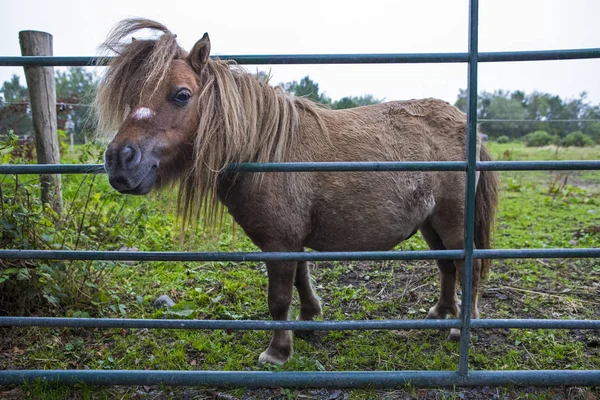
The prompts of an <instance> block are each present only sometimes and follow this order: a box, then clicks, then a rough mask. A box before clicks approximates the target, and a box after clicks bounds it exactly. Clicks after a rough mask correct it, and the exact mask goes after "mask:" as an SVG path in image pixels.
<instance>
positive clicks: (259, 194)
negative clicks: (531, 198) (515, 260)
mask: <svg viewBox="0 0 600 400" xmlns="http://www.w3.org/2000/svg"><path fill="white" fill-rule="evenodd" d="M140 30H145V31H147V30H150V31H152V32H154V36H152V37H150V38H145V39H135V38H134V39H132V38H131V36H132V35H133V34H134V33H136V32H138V31H140ZM210 48H211V44H210V39H209V36H208V34H206V33H205V34H204V35H203V36H202V38H201V39H200V40H198V41H197V42H196V43H195V45H194V46H193V47H192V49H191V51H189V52H187V51H185V50H184V49H182V48H181V47H180V46H179V45H178V43H177V40H176V36H175V35H174V34H173V33H172V32H171V31H169V30H168V29H167V28H166V27H165V26H164V25H162V24H160V23H158V22H155V21H151V20H147V19H127V20H123V21H121V22H120V23H118V24H117V25H116V26H115V27H114V28H113V30H112V31H111V32H110V33H109V35H108V37H107V39H106V41H105V42H104V44H103V45H102V46H101V49H104V50H105V51H108V52H111V53H113V54H114V55H115V57H114V59H113V61H112V62H111V63H110V65H109V66H108V68H107V71H106V73H105V75H104V77H103V78H102V80H101V83H100V85H99V89H98V92H97V97H96V105H97V110H98V115H99V126H100V129H102V130H104V131H107V132H110V131H112V132H115V131H116V135H115V136H114V138H113V139H112V141H111V142H110V143H109V145H108V146H107V149H106V152H105V169H106V172H107V173H108V178H109V182H110V185H111V186H112V187H113V188H114V189H116V190H118V191H119V192H121V193H125V194H132V195H144V194H147V193H149V192H150V191H151V190H152V189H159V188H164V187H170V186H172V185H178V186H179V191H178V200H177V209H178V212H179V215H180V216H181V217H182V220H183V221H184V225H185V223H186V221H187V222H193V221H198V219H199V218H200V217H201V216H203V217H204V223H205V224H207V225H210V224H215V223H218V221H219V220H220V218H221V217H222V212H223V206H224V207H225V209H226V210H227V211H228V212H229V213H230V214H231V215H232V216H233V218H234V220H235V221H236V223H237V224H238V225H239V226H241V227H242V229H243V230H244V232H245V233H246V234H247V235H248V236H249V237H250V239H251V240H252V241H253V242H254V243H255V244H256V245H257V246H258V247H259V248H260V249H261V250H262V251H267V252H271V251H294V252H298V251H304V250H305V249H306V248H310V249H314V250H317V251H350V250H356V251H359V250H365V251H370V250H389V249H392V248H393V247H394V246H396V245H397V244H398V243H400V242H402V241H403V240H405V239H407V238H409V237H410V236H412V235H413V234H414V233H415V232H416V231H417V230H420V231H421V233H422V235H423V237H424V238H425V240H426V242H427V243H428V245H429V247H430V248H431V249H435V250H444V249H462V248H463V246H464V228H463V220H464V204H465V184H466V176H465V173H464V172H439V171H416V172H413V171H411V172H409V171H400V172H301V173H241V172H236V171H235V170H232V169H231V168H229V169H228V167H229V166H230V165H232V164H235V163H243V162H261V163H262V162H291V161H313V162H314V161H464V160H465V151H466V150H465V142H466V116H465V114H464V113H463V112H461V111H460V110H458V109H457V108H455V107H453V106H452V105H450V104H448V103H446V102H444V101H441V100H436V99H424V100H409V101H392V102H387V103H382V104H376V105H370V106H364V107H358V108H353V109H346V110H331V109H329V108H326V107H323V106H320V105H318V104H316V103H314V102H312V101H310V100H308V99H306V98H302V97H294V96H292V95H290V94H288V93H286V92H285V91H284V90H282V89H281V88H280V87H273V86H271V85H269V83H268V82H265V80H261V79H259V77H258V76H256V75H253V74H250V73H248V72H246V71H245V70H244V69H243V68H241V67H239V66H238V65H236V64H235V63H233V62H230V61H224V60H219V59H218V58H212V57H210ZM477 159H478V160H490V159H491V158H490V155H489V153H488V152H487V150H486V149H485V147H484V146H482V145H481V144H479V143H478V147H477ZM497 199H498V180H497V177H496V175H495V173H494V172H491V171H481V172H479V173H478V174H477V189H476V216H475V239H474V246H475V247H476V248H479V249H485V248H489V247H490V240H491V230H492V224H493V221H494V214H495V210H496V207H497ZM437 265H438V267H439V272H440V280H441V292H440V296H439V299H438V301H437V303H436V304H435V305H434V306H433V307H431V309H430V310H429V312H428V314H427V318H445V317H446V316H447V315H451V316H455V317H457V316H458V315H459V307H458V299H457V296H456V282H457V279H460V276H461V272H462V268H463V261H462V260H454V261H453V260H437ZM266 266H267V273H268V282H269V283H268V308H269V312H270V314H271V316H272V318H273V319H274V320H287V319H288V314H289V310H290V304H291V301H292V295H293V289H294V287H296V290H297V292H298V295H299V299H300V313H299V316H298V319H300V320H313V319H314V318H315V317H317V316H319V315H320V314H321V312H322V308H321V301H320V299H319V297H318V296H317V294H316V293H315V290H314V288H313V284H312V278H311V276H310V271H309V266H308V264H307V263H306V262H296V261H269V262H267V263H266ZM489 267H490V262H489V260H483V261H482V260H475V261H474V262H473V268H474V274H473V298H472V302H473V303H472V304H473V307H472V317H473V318H478V316H479V311H478V308H477V299H478V287H479V282H480V279H481V278H483V277H485V275H486V273H487V272H488V270H489ZM457 335H459V332H458V330H452V331H451V333H450V338H451V339H456V338H457ZM292 341H293V339H292V332H290V331H274V332H273V336H272V339H271V341H270V344H269V346H268V348H267V349H266V350H265V351H264V352H262V353H261V354H260V356H259V363H272V364H283V363H285V362H286V361H287V360H289V358H290V357H291V356H292V354H293V343H292Z"/></svg>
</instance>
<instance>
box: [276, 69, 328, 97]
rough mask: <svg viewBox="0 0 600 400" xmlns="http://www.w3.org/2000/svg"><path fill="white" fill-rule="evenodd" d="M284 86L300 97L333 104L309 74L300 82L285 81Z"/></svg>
mask: <svg viewBox="0 0 600 400" xmlns="http://www.w3.org/2000/svg"><path fill="white" fill-rule="evenodd" d="M283 88H284V89H285V90H286V91H288V92H290V93H293V94H294V95H296V96H298V97H306V98H308V99H311V100H313V101H316V102H319V103H323V104H331V100H330V99H329V98H328V97H326V96H325V95H324V94H322V93H319V84H318V83H316V82H314V81H313V80H312V79H310V78H309V77H308V75H307V76H305V77H304V78H302V79H301V80H300V82H297V81H292V82H288V83H285V84H284V85H283Z"/></svg>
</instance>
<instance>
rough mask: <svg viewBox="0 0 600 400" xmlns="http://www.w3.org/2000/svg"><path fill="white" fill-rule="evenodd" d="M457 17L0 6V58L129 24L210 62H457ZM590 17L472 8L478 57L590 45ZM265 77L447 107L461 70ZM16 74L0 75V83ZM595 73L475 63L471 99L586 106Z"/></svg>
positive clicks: (234, 4) (57, 2)
mask: <svg viewBox="0 0 600 400" xmlns="http://www.w3.org/2000/svg"><path fill="white" fill-rule="evenodd" d="M467 14H468V0H420V1H417V0H396V1H380V0H370V1H364V0H363V1H360V2H358V1H351V0H346V1H326V0H316V1H313V0H302V1H293V2H292V1H284V0H279V1H260V0H258V1H257V0H254V1H251V0H244V1H237V0H221V1H218V0H206V1H203V0H194V1H184V0H178V1H169V0H160V1H155V0H132V1H129V0H127V1H126V0H119V1H117V0H101V1H100V0H98V1H94V2H91V1H77V0H19V1H14V0H0V38H1V40H0V55H6V56H8V55H20V50H19V43H18V32H19V31H20V30H42V31H46V32H50V33H52V34H53V36H54V54H55V55H60V56H67V55H79V56H81V55H94V54H96V48H97V46H98V45H99V44H100V43H101V42H102V41H103V40H104V38H105V36H106V34H107V33H108V31H109V30H110V29H111V28H112V26H113V25H114V24H115V23H116V22H117V21H119V20H120V19H122V18H125V17H132V16H139V17H146V18H151V19H155V20H157V21H159V22H161V23H163V24H165V25H166V26H167V27H168V28H169V29H170V30H171V31H173V32H174V33H176V34H177V35H178V40H179V41H180V44H181V45H182V46H183V47H184V48H186V49H188V50H189V49H190V48H191V47H192V46H193V44H194V42H195V41H196V40H198V39H199V38H200V37H201V36H202V34H203V33H204V32H208V33H209V35H210V37H211V43H212V50H213V55H219V54H294V53H297V54H300V53H420V52H424V53H428V52H466V51H467V20H468V15H467ZM598 16H600V0H480V29H479V32H480V40H479V50H480V51H512V50H549V49H569V48H591V47H600V23H598ZM247 68H248V69H250V70H255V69H256V67H255V66H248V67H247ZM261 68H262V69H267V68H269V67H261ZM270 68H271V73H272V75H273V80H272V82H275V83H279V82H287V81H291V80H299V79H301V78H302V77H303V76H305V75H310V77H311V78H312V79H313V80H315V81H316V82H317V83H319V85H320V89H321V91H324V92H325V93H326V94H327V95H328V96H329V97H332V98H333V99H338V98H341V97H343V96H348V95H362V94H367V93H368V94H372V95H374V96H375V97H378V98H385V99H387V100H401V99H409V98H422V97H438V98H442V99H445V100H447V101H450V102H452V103H453V102H454V101H455V100H456V96H457V94H458V90H459V88H465V87H466V80H467V78H466V75H467V74H466V71H467V69H466V64H411V65H406V64H405V65H372V66H367V65H333V66H329V65H312V66H309V65H300V66H272V67H270ZM21 70H22V69H21V68H8V67H0V82H3V81H5V80H7V79H9V78H10V76H11V75H12V74H13V73H19V74H21V72H20V71H21ZM599 71H600V60H576V61H544V62H540V61H538V62H527V63H481V64H480V67H479V75H480V77H479V91H480V92H481V91H483V90H487V91H493V90H495V89H507V90H523V91H526V92H528V93H530V92H532V91H534V90H537V91H542V92H549V93H553V94H558V95H560V96H562V97H575V96H577V95H578V94H579V93H581V92H583V91H586V92H587V93H588V99H589V101H591V102H592V103H594V104H598V103H600V77H599V74H598V72H599ZM22 82H23V83H24V79H22Z"/></svg>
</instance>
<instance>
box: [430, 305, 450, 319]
mask: <svg viewBox="0 0 600 400" xmlns="http://www.w3.org/2000/svg"><path fill="white" fill-rule="evenodd" d="M445 318H446V313H445V312H443V311H440V308H439V307H438V306H433V307H431V308H430V309H429V312H428V313H427V316H426V317H425V319H445Z"/></svg>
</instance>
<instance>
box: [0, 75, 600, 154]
mask: <svg viewBox="0 0 600 400" xmlns="http://www.w3.org/2000/svg"><path fill="white" fill-rule="evenodd" d="M258 75H259V78H261V79H264V80H267V81H268V80H269V77H268V76H267V74H266V73H264V72H259V73H258ZM97 84H98V81H97V79H96V77H95V76H94V74H92V73H91V72H89V71H87V70H86V69H84V68H82V67H71V68H68V69H67V70H66V71H60V70H59V71H56V97H57V119H58V128H59V129H61V130H65V131H66V130H71V131H72V132H73V133H74V134H75V139H76V141H77V142H83V141H84V140H85V138H86V137H90V136H92V135H93V132H94V131H95V128H96V126H95V118H94V116H93V109H92V107H91V103H92V100H93V97H94V94H95V89H96V87H97ZM280 85H281V87H282V88H283V89H284V90H286V91H288V92H290V93H293V94H294V95H296V96H303V97H307V98H309V99H311V100H314V101H316V102H319V103H322V104H324V105H325V106H328V107H330V108H332V109H344V108H353V107H359V106H365V105H370V104H377V103H381V102H382V101H384V99H378V98H375V97H374V96H372V95H370V94H365V95H362V96H347V97H343V98H341V99H338V100H332V99H331V98H329V97H328V96H327V95H326V94H325V93H324V92H322V91H321V90H320V88H319V84H318V83H317V82H315V81H313V80H312V79H310V77H309V76H305V77H304V78H302V79H301V80H299V81H292V82H287V83H282V84H280ZM0 95H1V96H0V133H6V132H8V131H11V130H12V131H13V132H14V133H15V134H17V135H19V136H27V135H31V133H32V123H31V115H30V113H29V94H28V92H27V89H26V88H25V87H24V86H22V85H21V83H20V81H19V77H18V76H16V75H14V76H13V77H12V78H11V79H10V80H9V81H6V82H4V83H3V84H2V86H1V87H0ZM455 106H456V107H458V108H459V109H461V110H462V111H466V107H467V92H466V90H462V89H461V90H460V91H459V94H458V96H457V100H456V102H455ZM477 117H478V119H479V121H480V122H481V130H482V131H483V132H484V133H486V134H487V135H489V136H490V137H492V138H499V137H506V138H509V139H520V138H524V137H525V136H526V135H527V134H530V133H531V132H536V131H545V132H547V133H548V134H549V135H550V136H553V137H557V138H564V137H566V136H567V135H568V134H569V133H571V132H575V131H578V132H582V133H583V134H585V135H586V136H588V137H590V138H592V139H593V140H594V141H595V142H597V143H599V142H600V104H598V105H592V104H590V102H589V101H588V100H587V97H586V93H581V94H580V95H579V97H577V98H572V99H563V98H561V97H560V96H557V95H553V94H549V93H541V92H533V93H530V94H527V93H525V92H523V91H513V92H510V91H504V90H497V91H494V92H483V93H481V94H480V95H479V96H478V101H477Z"/></svg>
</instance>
